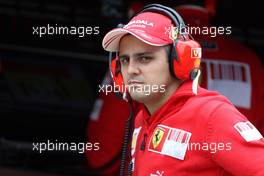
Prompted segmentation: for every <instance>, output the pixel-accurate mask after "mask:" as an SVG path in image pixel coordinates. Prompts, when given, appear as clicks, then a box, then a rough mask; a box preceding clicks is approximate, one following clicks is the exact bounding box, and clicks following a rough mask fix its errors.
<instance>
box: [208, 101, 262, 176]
mask: <svg viewBox="0 0 264 176" xmlns="http://www.w3.org/2000/svg"><path fill="white" fill-rule="evenodd" d="M208 126H209V128H208V129H209V130H208V136H209V137H208V140H209V141H208V142H209V143H214V144H215V145H214V148H210V156H211V157H212V159H213V160H214V161H215V162H216V163H217V164H218V165H220V166H221V167H222V168H223V169H224V170H226V171H228V172H230V173H232V174H234V175H239V176H252V175H254V176H263V175H264V139H263V137H262V135H261V134H260V133H259V131H258V130H257V129H256V128H255V127H254V125H252V124H251V123H250V122H249V121H248V120H247V118H246V117H244V116H243V115H242V114H241V113H240V112H238V110H237V109H235V107H234V106H232V105H230V104H228V103H225V104H222V105H221V106H219V107H218V108H217V109H216V110H215V111H214V112H213V113H212V114H211V116H210V120H209V121H208Z"/></svg>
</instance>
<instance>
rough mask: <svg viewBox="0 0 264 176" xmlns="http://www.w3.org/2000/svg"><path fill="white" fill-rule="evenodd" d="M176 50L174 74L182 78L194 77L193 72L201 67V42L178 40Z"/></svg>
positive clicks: (173, 64)
mask: <svg viewBox="0 0 264 176" xmlns="http://www.w3.org/2000/svg"><path fill="white" fill-rule="evenodd" d="M175 52H176V54H175V57H174V58H173V59H172V60H173V63H172V67H173V72H174V75H175V76H176V77H177V78H178V79H181V80H187V79H191V80H192V79H194V76H193V72H195V71H197V70H198V69H199V68H200V62H201V54H202V50H201V46H200V44H199V43H198V42H196V41H194V40H186V41H185V40H178V41H176V43H175Z"/></svg>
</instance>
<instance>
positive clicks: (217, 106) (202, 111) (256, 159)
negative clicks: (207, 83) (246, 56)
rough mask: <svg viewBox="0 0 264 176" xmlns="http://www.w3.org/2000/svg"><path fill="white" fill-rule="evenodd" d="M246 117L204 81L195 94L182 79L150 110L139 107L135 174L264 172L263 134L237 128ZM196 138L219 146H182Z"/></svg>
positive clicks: (197, 174) (134, 149) (140, 175)
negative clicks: (246, 135) (244, 134)
mask: <svg viewBox="0 0 264 176" xmlns="http://www.w3.org/2000/svg"><path fill="white" fill-rule="evenodd" d="M247 121H248V120H247V119H246V118H245V117H244V116H243V115H242V114H241V113H239V112H238V111H237V110H236V109H235V108H234V106H233V105H232V104H231V103H230V102H229V100H228V99H226V98H225V97H224V96H222V95H219V94H218V93H216V92H211V91H207V90H205V89H202V88H200V87H199V88H198V94H197V95H194V94H193V93H192V87H191V82H187V83H184V84H183V85H181V86H180V88H179V89H177V90H176V91H175V93H174V94H173V95H172V96H171V98H170V99H169V100H168V101H167V102H166V103H165V104H164V105H163V106H162V107H161V108H160V109H159V110H158V111H157V112H155V113H154V114H153V115H152V116H150V115H149V114H148V112H147V111H146V110H145V109H142V110H141V111H140V112H139V113H138V115H137V117H136V121H135V130H134V134H133V142H132V143H133V144H132V149H131V153H132V162H133V163H134V168H133V175H137V176H145V175H188V176H191V175H195V176H199V175H201V176H210V175H212V176H215V175H227V172H229V173H231V174H234V175H248V176H251V175H264V167H263V163H264V155H263V153H264V139H263V137H262V139H258V140H251V141H250V142H246V140H245V138H244V137H242V136H241V134H240V132H238V130H237V129H236V128H235V126H239V128H240V127H241V126H243V125H244V123H245V122H247ZM247 123H248V122H247ZM240 124H242V125H240ZM244 126H245V125H244ZM247 127H248V126H247ZM251 127H252V126H251V125H250V128H251ZM158 128H159V130H158ZM241 128H242V127H241ZM248 128H249V127H248ZM252 128H254V127H252ZM242 130H243V129H242ZM246 130H247V129H246ZM157 131H160V132H159V133H157ZM159 134H163V135H160V136H159ZM144 136H145V140H144ZM249 136H250V137H252V135H249ZM253 136H254V135H253ZM143 141H145V149H144V150H141V149H140V148H141V146H142V143H144V142H143ZM157 141H159V142H157ZM196 143H199V144H200V145H203V146H206V145H205V144H208V145H210V146H211V144H216V145H219V144H220V143H221V147H219V148H218V149H216V148H215V147H210V148H209V147H208V148H206V147H205V148H202V149H200V150H198V148H197V150H195V149H194V148H189V150H187V149H186V150H185V149H184V146H186V145H190V144H196ZM167 147H168V148H169V149H170V150H168V148H167ZM166 148H167V149H166ZM190 149H192V150H190ZM184 151H185V152H186V153H184Z"/></svg>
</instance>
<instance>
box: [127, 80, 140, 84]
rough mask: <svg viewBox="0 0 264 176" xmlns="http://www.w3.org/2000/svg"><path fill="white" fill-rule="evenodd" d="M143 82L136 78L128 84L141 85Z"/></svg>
mask: <svg viewBox="0 0 264 176" xmlns="http://www.w3.org/2000/svg"><path fill="white" fill-rule="evenodd" d="M141 84H143V82H141V81H138V80H134V79H131V80H129V81H128V85H141Z"/></svg>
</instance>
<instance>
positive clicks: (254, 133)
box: [234, 121, 263, 142]
mask: <svg viewBox="0 0 264 176" xmlns="http://www.w3.org/2000/svg"><path fill="white" fill-rule="evenodd" d="M234 128H235V129H236V130H237V131H238V132H239V134H240V135H241V136H242V137H243V138H244V139H245V140H246V141H247V142H250V141H257V140H259V139H261V138H263V136H262V135H261V134H260V132H259V131H258V130H257V129H256V128H255V126H254V125H253V124H252V123H250V122H249V121H246V122H238V123H236V124H235V125H234Z"/></svg>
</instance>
